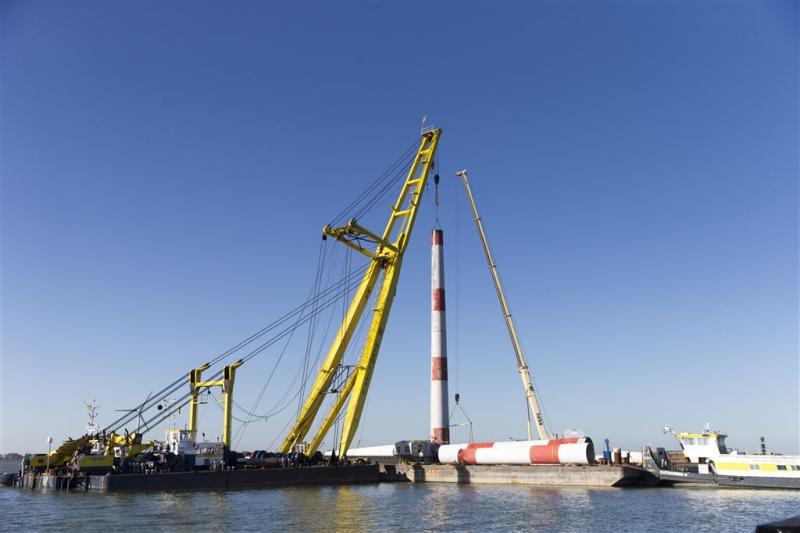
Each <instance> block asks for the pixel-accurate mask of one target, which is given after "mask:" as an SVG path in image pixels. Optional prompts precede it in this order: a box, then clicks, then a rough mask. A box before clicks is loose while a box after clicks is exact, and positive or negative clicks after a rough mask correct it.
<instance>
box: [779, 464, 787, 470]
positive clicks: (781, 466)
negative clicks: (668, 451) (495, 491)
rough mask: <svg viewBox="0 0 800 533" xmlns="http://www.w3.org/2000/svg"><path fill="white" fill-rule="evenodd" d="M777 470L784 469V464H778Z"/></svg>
mask: <svg viewBox="0 0 800 533" xmlns="http://www.w3.org/2000/svg"><path fill="white" fill-rule="evenodd" d="M778 470H786V465H778Z"/></svg>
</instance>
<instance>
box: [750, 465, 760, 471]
mask: <svg viewBox="0 0 800 533" xmlns="http://www.w3.org/2000/svg"><path fill="white" fill-rule="evenodd" d="M760 469H761V467H759V466H758V465H750V470H760Z"/></svg>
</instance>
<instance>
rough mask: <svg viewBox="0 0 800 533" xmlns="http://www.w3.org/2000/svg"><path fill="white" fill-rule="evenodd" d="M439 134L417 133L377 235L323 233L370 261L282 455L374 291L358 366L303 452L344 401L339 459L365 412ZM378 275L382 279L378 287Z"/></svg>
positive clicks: (314, 445)
mask: <svg viewBox="0 0 800 533" xmlns="http://www.w3.org/2000/svg"><path fill="white" fill-rule="evenodd" d="M441 134H442V130H441V129H439V128H435V127H428V128H425V129H423V130H422V132H421V140H420V144H419V148H418V150H417V153H416V155H415V156H414V159H413V162H412V163H411V166H410V168H409V170H408V174H407V176H406V179H405V182H404V183H403V187H402V189H401V190H400V195H399V196H398V198H397V201H396V202H395V203H394V205H393V206H392V212H391V214H390V215H389V221H388V222H387V223H386V227H385V229H384V230H383V233H382V234H381V235H380V236H379V235H378V234H376V233H374V232H372V231H370V230H368V229H366V228H364V227H362V226H361V225H359V223H358V221H357V220H355V219H351V220H350V221H349V222H348V223H347V224H346V225H344V226H341V227H330V226H329V225H328V226H325V227H324V228H323V229H322V231H323V237H332V238H333V239H335V240H337V241H340V242H342V243H343V244H345V245H346V246H349V247H350V248H352V249H354V250H356V251H357V252H359V253H361V254H363V255H365V256H367V257H368V258H369V259H370V263H369V266H368V268H367V270H366V272H365V273H364V276H363V278H362V279H361V282H360V283H359V285H358V288H357V289H356V291H355V295H354V296H353V299H352V301H351V303H350V306H349V308H348V309H347V312H346V313H345V315H344V319H343V321H342V324H341V325H340V327H339V330H338V332H337V333H336V336H335V337H334V340H333V343H332V344H331V346H330V349H329V351H328V355H327V356H326V358H325V360H324V361H323V363H322V366H321V367H320V369H319V373H318V375H317V378H316V380H315V382H314V385H313V386H312V388H311V390H310V392H309V394H308V396H307V398H306V400H305V403H304V404H303V407H302V409H301V410H300V413H299V415H298V417H297V420H296V421H295V423H294V425H293V427H292V429H291V430H290V431H289V434H288V435H287V436H286V438H285V439H284V441H283V444H282V445H281V452H284V453H286V452H289V451H292V450H294V449H295V447H296V446H297V445H299V444H300V443H301V442H303V441H304V439H305V438H306V436H307V435H308V433H309V431H310V430H311V427H312V425H313V423H314V420H315V418H316V417H317V414H318V412H319V410H320V407H321V406H322V403H323V400H324V398H325V394H326V393H327V392H329V391H330V389H331V385H332V383H333V382H334V379H335V378H336V377H337V373H338V370H339V368H340V365H341V361H342V358H343V357H344V354H345V352H346V351H347V347H348V346H349V344H350V342H351V340H352V338H353V335H354V333H355V331H356V327H357V326H358V324H359V322H360V320H361V319H362V317H363V315H364V311H365V309H366V306H367V303H368V302H369V300H370V296H371V295H372V293H373V291H375V290H376V288H377V296H376V300H375V305H374V307H373V308H372V318H371V322H370V325H369V330H368V332H367V336H366V340H365V343H364V348H363V351H362V352H361V356H360V359H359V362H358V364H357V365H356V366H355V367H354V368H353V369H352V371H351V372H350V374H349V375H348V376H347V377H346V378H345V381H344V384H343V385H341V386H340V387H338V397H337V398H336V400H335V401H334V403H333V405H332V406H331V408H330V411H329V412H328V413H327V414H326V415H325V418H324V419H323V420H322V422H321V423H320V425H319V427H318V428H317V431H316V433H315V434H314V437H313V438H312V439H311V441H310V442H309V443H308V444H307V446H306V448H305V451H306V453H307V454H311V453H314V452H315V451H316V450H317V449H318V448H319V446H320V444H321V443H322V440H323V439H324V438H325V435H326V434H327V433H328V430H329V429H330V428H331V426H332V425H333V423H334V422H335V421H336V419H337V418H338V416H339V413H340V412H341V410H342V409H343V407H344V405H345V403H347V410H346V412H345V415H344V424H343V427H342V433H341V439H340V441H339V447H338V454H339V456H341V457H344V456H346V455H347V450H348V448H349V447H350V443H351V442H352V440H353V437H354V436H355V434H356V429H357V428H358V423H359V420H360V418H361V412H362V411H363V409H364V401H365V400H366V397H367V391H368V390H369V385H370V381H371V379H372V373H373V370H374V368H375V361H376V359H377V356H378V351H379V350H380V347H381V341H382V339H383V333H384V330H385V329H386V322H387V320H388V318H389V312H390V311H391V308H392V303H393V300H394V295H395V291H396V288H397V281H398V278H399V276H400V268H401V265H402V262H403V254H404V252H405V250H406V246H407V245H408V241H409V239H410V238H411V232H412V230H413V229H414V221H415V219H416V216H417V210H418V209H419V204H420V201H421V199H422V194H423V192H424V190H425V184H426V183H427V179H428V174H429V173H430V171H431V169H432V168H433V161H434V156H435V154H436V148H437V146H438V143H439V137H440V136H441ZM365 243H374V244H375V247H374V249H371V248H368V247H366V246H365V245H364V244H365ZM381 275H383V278H382V280H381V281H380V283H379V279H381ZM348 400H349V401H348Z"/></svg>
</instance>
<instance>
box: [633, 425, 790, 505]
mask: <svg viewBox="0 0 800 533" xmlns="http://www.w3.org/2000/svg"><path fill="white" fill-rule="evenodd" d="M664 432H665V433H672V435H674V436H675V438H676V439H677V440H678V443H679V444H680V447H681V451H680V452H667V451H666V450H664V448H658V449H657V450H656V453H653V452H652V450H651V449H650V448H649V447H645V448H644V449H643V450H642V456H643V458H644V467H645V468H646V469H648V470H649V471H650V472H651V473H653V474H654V475H656V476H657V477H658V478H659V479H660V480H661V481H662V483H663V484H668V485H671V484H674V483H702V484H708V485H721V486H732V487H748V488H772V489H777V488H781V489H800V455H780V454H767V453H766V449H765V447H764V446H763V444H762V452H761V453H760V454H747V453H744V452H742V451H739V450H729V449H728V447H727V445H726V444H725V439H726V438H727V437H728V435H726V434H725V433H721V432H719V431H712V430H711V427H710V424H709V423H708V422H706V427H705V430H704V431H703V432H702V433H675V432H674V431H672V428H671V427H669V426H666V427H665V428H664Z"/></svg>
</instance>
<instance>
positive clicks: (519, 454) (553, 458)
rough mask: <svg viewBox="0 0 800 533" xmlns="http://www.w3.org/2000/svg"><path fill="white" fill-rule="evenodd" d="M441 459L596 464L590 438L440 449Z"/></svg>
mask: <svg viewBox="0 0 800 533" xmlns="http://www.w3.org/2000/svg"><path fill="white" fill-rule="evenodd" d="M438 457H439V462H440V463H442V464H478V465H498V464H506V465H530V464H562V465H565V464H572V465H588V464H591V463H592V462H593V460H594V444H593V443H592V439H590V438H588V437H579V438H572V439H551V440H529V441H508V442H477V443H463V444H449V445H444V446H440V447H439V454H438Z"/></svg>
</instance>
